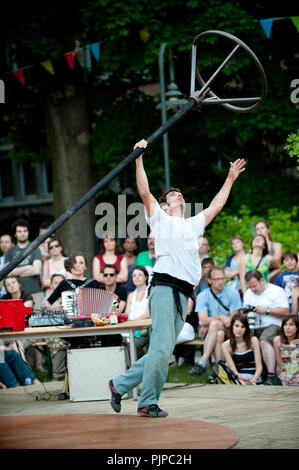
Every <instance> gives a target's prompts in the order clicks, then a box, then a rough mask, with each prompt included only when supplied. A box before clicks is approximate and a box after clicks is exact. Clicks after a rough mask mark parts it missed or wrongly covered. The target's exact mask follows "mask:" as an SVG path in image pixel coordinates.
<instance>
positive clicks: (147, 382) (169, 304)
mask: <svg viewBox="0 0 299 470" xmlns="http://www.w3.org/2000/svg"><path fill="white" fill-rule="evenodd" d="M180 299H181V304H182V309H183V319H182V318H181V316H180V314H179V313H178V311H177V306H176V304H175V301H174V298H173V292H172V288H171V287H168V286H154V287H152V288H151V292H150V297H149V311H150V315H151V319H152V334H151V339H150V344H149V349H148V352H147V354H145V356H142V357H141V358H140V359H139V360H138V361H136V362H134V364H133V365H132V366H131V367H130V369H129V370H128V371H127V372H126V373H125V374H121V375H119V376H118V377H117V378H116V379H113V384H114V387H115V388H116V390H117V392H118V393H119V394H120V395H123V394H124V393H127V392H128V391H130V390H132V389H133V388H134V387H136V386H137V385H138V384H140V383H141V382H142V387H141V394H140V398H139V403H138V406H139V407H144V406H146V405H153V404H156V403H158V400H159V397H160V394H161V391H162V388H163V385H164V384H165V381H166V379H167V374H168V366H169V360H170V358H171V355H172V351H173V349H174V346H175V343H176V340H177V337H178V336H179V333H180V331H181V329H182V328H183V325H184V322H185V318H186V315H187V304H188V297H187V296H185V295H184V294H182V293H180Z"/></svg>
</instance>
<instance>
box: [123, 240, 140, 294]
mask: <svg viewBox="0 0 299 470" xmlns="http://www.w3.org/2000/svg"><path fill="white" fill-rule="evenodd" d="M123 247H124V249H125V253H124V258H125V259H126V261H127V266H128V280H127V281H126V282H124V283H123V285H122V286H123V288H124V289H126V292H127V295H129V294H130V292H133V291H134V289H135V286H134V284H133V281H132V271H133V269H134V267H135V266H136V258H137V256H136V252H137V250H138V243H137V239H136V238H133V237H126V238H125V241H124V243H123Z"/></svg>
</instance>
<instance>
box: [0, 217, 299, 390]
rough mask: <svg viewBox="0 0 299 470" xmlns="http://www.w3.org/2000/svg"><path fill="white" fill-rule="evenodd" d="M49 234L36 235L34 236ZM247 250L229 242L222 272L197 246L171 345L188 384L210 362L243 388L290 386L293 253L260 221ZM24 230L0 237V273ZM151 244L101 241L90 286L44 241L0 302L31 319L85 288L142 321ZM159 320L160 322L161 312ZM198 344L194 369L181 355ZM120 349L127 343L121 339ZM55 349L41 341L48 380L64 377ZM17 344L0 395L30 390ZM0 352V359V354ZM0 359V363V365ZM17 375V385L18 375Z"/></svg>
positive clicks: (73, 259) (298, 337) (298, 287)
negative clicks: (197, 264)
mask: <svg viewBox="0 0 299 470" xmlns="http://www.w3.org/2000/svg"><path fill="white" fill-rule="evenodd" d="M48 226H49V224H48V223H44V224H42V225H41V226H40V231H39V233H42V232H43V231H45V230H46V228H47V227H48ZM255 231H256V233H255V235H254V237H253V238H252V241H251V244H250V246H248V247H247V246H246V244H245V242H244V240H243V239H242V237H241V236H239V235H238V234H232V237H231V240H230V242H231V247H232V253H231V255H230V256H229V257H228V259H227V260H226V263H225V264H224V266H219V265H217V262H216V260H214V259H213V258H212V257H211V255H210V252H213V247H210V245H209V241H208V239H207V238H204V237H200V238H199V240H198V254H199V257H200V260H201V264H202V277H201V279H199V280H198V284H197V285H196V286H195V287H194V293H193V298H190V299H189V304H188V312H187V318H186V322H185V325H184V327H183V330H182V331H181V334H180V336H179V338H178V340H177V345H176V347H175V350H174V351H173V356H172V361H170V364H178V365H182V366H185V367H186V366H189V367H190V369H189V371H188V372H189V374H190V375H192V376H193V377H196V378H200V377H201V376H202V375H204V374H205V373H206V371H207V369H208V367H209V366H210V364H211V361H219V360H223V361H225V362H226V364H227V365H228V366H229V367H230V368H231V369H232V370H233V372H234V373H235V374H236V375H237V376H238V378H239V381H240V383H242V384H243V385H248V384H259V383H263V384H264V385H281V384H283V385H297V386H298V385H299V317H298V298H299V274H298V268H299V266H298V256H297V253H295V251H291V250H288V251H283V248H282V244H281V243H279V242H276V241H275V242H274V241H273V240H272V237H271V235H270V228H269V226H268V224H267V222H266V221H265V220H259V221H257V222H256V224H255ZM29 237H30V226H29V224H28V222H27V221H25V220H22V219H18V220H16V222H15V223H14V224H13V226H12V232H11V233H10V234H8V233H4V234H2V235H1V236H0V250H1V252H2V256H1V257H0V270H1V269H2V268H3V267H4V266H5V265H7V264H8V263H10V262H11V261H12V260H14V259H15V258H16V257H17V256H19V255H20V254H21V253H22V252H24V250H25V249H26V248H27V246H28V245H29V243H30V241H29ZM155 259H156V258H155V240H154V237H153V234H152V233H149V235H148V238H147V250H145V251H141V250H139V248H138V240H137V239H135V238H132V237H129V236H128V237H126V238H125V240H124V241H123V243H122V244H121V243H120V241H119V240H118V238H117V237H116V236H115V234H109V235H106V236H105V237H103V238H102V239H101V249H100V253H99V254H97V255H96V256H95V257H94V259H93V260H90V262H92V263H91V264H92V278H91V279H87V278H86V276H85V271H86V269H87V266H88V261H89V260H87V258H86V255H85V254H84V253H81V252H75V253H72V254H69V255H68V254H66V253H65V252H64V248H63V246H62V243H61V241H60V240H59V239H58V238H57V237H56V236H55V234H53V235H52V236H51V237H49V238H48V239H47V240H46V241H45V242H43V244H42V245H40V247H39V248H36V249H35V250H34V251H33V252H32V253H31V254H30V255H28V256H27V257H25V259H24V260H23V261H22V262H21V263H20V264H19V265H18V266H17V267H16V268H14V269H13V270H12V271H11V272H10V274H9V275H8V276H7V277H6V278H5V279H4V280H3V281H2V283H1V286H0V299H6V300H8V299H22V300H23V303H24V305H26V306H33V310H34V311H37V310H40V309H52V308H55V307H60V308H61V307H62V304H61V302H62V297H61V295H62V292H64V291H66V290H73V289H77V288H78V287H80V288H84V287H91V288H96V289H104V290H107V291H109V292H113V293H115V294H116V295H117V297H118V299H119V303H118V307H117V312H118V313H121V312H125V313H127V314H128V318H129V320H130V319H132V320H133V319H136V318H149V310H148V296H147V291H148V285H149V283H150V279H151V276H152V272H153V267H154V265H155ZM161 314H163V312H161ZM108 336H109V341H108V338H107V343H105V338H104V337H103V344H102V345H103V346H109V345H115V344H119V343H118V341H119V339H117V338H113V336H118V335H112V336H111V335H107V337H108ZM194 338H199V339H202V341H203V352H202V355H201V358H200V361H199V362H198V363H195V362H194V361H195V354H194V353H195V347H194V346H189V345H184V343H185V342H186V341H190V340H193V339H194ZM120 341H128V338H122V339H120ZM135 341H136V346H137V357H138V358H140V357H141V356H142V355H143V354H144V353H145V352H146V348H147V346H148V341H149V338H148V334H147V330H140V331H137V332H135ZM68 347H70V344H69V343H67V342H66V341H65V340H63V339H57V340H56V339H55V340H54V339H53V340H49V341H48V348H49V350H50V353H51V360H52V376H53V380H58V379H60V378H61V377H63V376H64V375H65V362H66V359H65V358H66V350H67V348H68ZM27 349H28V344H27V345H26V342H21V341H18V342H15V341H13V342H6V343H5V344H4V345H3V347H2V353H3V357H5V360H4V361H0V387H1V388H5V387H13V386H16V385H17V384H18V382H19V383H20V384H24V377H25V375H26V376H29V377H30V378H31V381H32V382H34V381H37V379H36V377H35V375H34V374H33V372H32V371H31V372H30V373H29V372H28V369H30V370H31V368H30V365H29V361H28V357H27ZM0 352H1V351H0ZM0 359H1V358H0ZM42 360H43V357H42V355H41V353H40V352H38V351H35V350H34V358H33V363H32V364H31V367H32V368H34V367H35V368H36V369H37V370H42V367H43V366H42ZM24 374H25V375H24Z"/></svg>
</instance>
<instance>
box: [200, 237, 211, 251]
mask: <svg viewBox="0 0 299 470" xmlns="http://www.w3.org/2000/svg"><path fill="white" fill-rule="evenodd" d="M209 249H210V245H209V242H208V240H207V239H206V238H204V237H199V239H198V253H199V254H200V255H202V254H206V253H208V251H209Z"/></svg>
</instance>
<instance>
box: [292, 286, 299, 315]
mask: <svg viewBox="0 0 299 470" xmlns="http://www.w3.org/2000/svg"><path fill="white" fill-rule="evenodd" d="M298 298H299V287H295V289H294V290H293V295H292V314H293V315H298Z"/></svg>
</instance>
